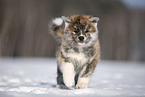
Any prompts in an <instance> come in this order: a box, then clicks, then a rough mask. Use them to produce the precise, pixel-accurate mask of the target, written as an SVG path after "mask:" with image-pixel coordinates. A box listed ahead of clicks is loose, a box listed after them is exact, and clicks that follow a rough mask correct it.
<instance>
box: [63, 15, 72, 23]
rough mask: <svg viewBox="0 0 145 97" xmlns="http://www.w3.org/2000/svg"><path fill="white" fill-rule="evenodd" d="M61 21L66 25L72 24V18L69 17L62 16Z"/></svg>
mask: <svg viewBox="0 0 145 97" xmlns="http://www.w3.org/2000/svg"><path fill="white" fill-rule="evenodd" d="M62 19H63V20H64V22H67V23H70V22H72V18H71V17H70V16H62Z"/></svg>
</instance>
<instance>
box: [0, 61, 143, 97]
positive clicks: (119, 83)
mask: <svg viewBox="0 0 145 97" xmlns="http://www.w3.org/2000/svg"><path fill="white" fill-rule="evenodd" d="M144 64H145V63H139V62H121V61H104V60H102V61H101V62H100V63H99V64H98V65H97V68H96V70H95V72H94V74H93V76H92V78H91V81H90V84H89V87H88V88H86V89H72V90H68V89H57V88H55V86H56V66H57V65H56V60H55V59H54V58H0V97H38V96H39V97H64V96H67V97H81V96H83V97H84V96H86V97H88V96H89V97H145V65H144Z"/></svg>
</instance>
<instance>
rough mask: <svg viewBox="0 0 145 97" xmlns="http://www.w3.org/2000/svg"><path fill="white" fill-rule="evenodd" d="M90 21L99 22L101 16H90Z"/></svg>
mask: <svg viewBox="0 0 145 97" xmlns="http://www.w3.org/2000/svg"><path fill="white" fill-rule="evenodd" d="M89 21H90V22H92V23H98V21H99V18H98V17H96V16H89Z"/></svg>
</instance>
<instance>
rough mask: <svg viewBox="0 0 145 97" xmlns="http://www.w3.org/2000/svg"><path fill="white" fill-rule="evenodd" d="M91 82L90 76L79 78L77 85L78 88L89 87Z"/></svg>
mask: <svg viewBox="0 0 145 97" xmlns="http://www.w3.org/2000/svg"><path fill="white" fill-rule="evenodd" d="M88 83H89V78H79V79H78V83H77V85H76V87H75V88H76V89H83V88H87V87H88Z"/></svg>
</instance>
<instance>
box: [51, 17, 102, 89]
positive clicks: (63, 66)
mask: <svg viewBox="0 0 145 97" xmlns="http://www.w3.org/2000/svg"><path fill="white" fill-rule="evenodd" d="M98 20H99V18H98V17H93V16H84V15H83V16H78V15H75V16H62V17H61V18H55V19H54V20H53V21H52V23H51V25H50V27H51V30H52V32H53V34H54V36H55V37H57V38H58V40H59V48H58V51H57V87H58V88H62V87H63V86H65V87H67V88H71V87H72V86H73V85H75V88H76V89H82V88H87V87H88V83H89V80H90V77H91V75H92V73H93V71H94V70H95V67H96V64H97V63H98V60H99V56H100V46H99V40H98V29H97V23H98ZM63 22H64V23H65V27H64V29H62V28H61V27H60V26H61V25H62V24H63Z"/></svg>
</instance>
